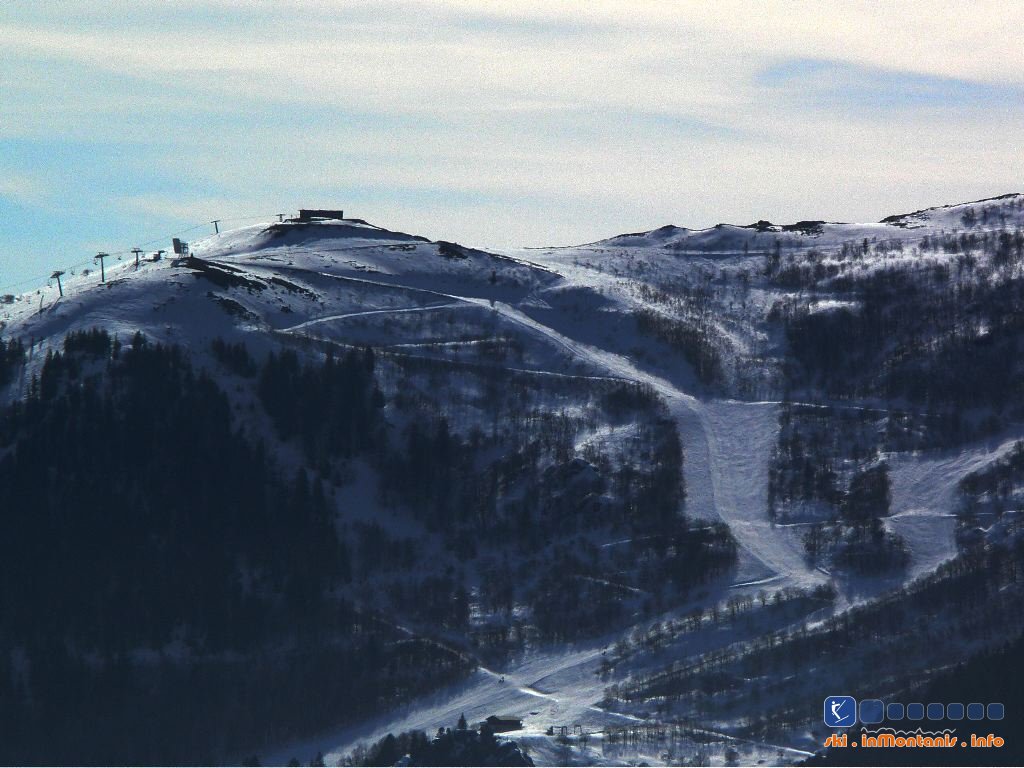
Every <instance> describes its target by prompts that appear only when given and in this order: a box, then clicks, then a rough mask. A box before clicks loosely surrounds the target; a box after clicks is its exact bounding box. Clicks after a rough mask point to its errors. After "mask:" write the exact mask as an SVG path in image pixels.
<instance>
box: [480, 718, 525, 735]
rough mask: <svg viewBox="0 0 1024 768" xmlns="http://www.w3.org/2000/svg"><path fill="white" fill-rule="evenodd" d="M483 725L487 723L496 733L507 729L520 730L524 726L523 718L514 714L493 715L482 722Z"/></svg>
mask: <svg viewBox="0 0 1024 768" xmlns="http://www.w3.org/2000/svg"><path fill="white" fill-rule="evenodd" d="M480 725H481V727H482V726H484V725H486V726H488V727H489V728H490V729H491V731H492V732H494V733H505V732H507V731H518V730H521V729H522V727H523V720H522V718H519V717H516V716H514V715H491V716H490V717H488V718H487V719H486V720H484V721H483V722H482V723H480Z"/></svg>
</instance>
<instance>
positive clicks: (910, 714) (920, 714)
mask: <svg viewBox="0 0 1024 768" xmlns="http://www.w3.org/2000/svg"><path fill="white" fill-rule="evenodd" d="M907 719H908V720H924V704H907Z"/></svg>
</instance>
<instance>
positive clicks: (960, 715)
mask: <svg viewBox="0 0 1024 768" xmlns="http://www.w3.org/2000/svg"><path fill="white" fill-rule="evenodd" d="M946 717H948V718H949V719H950V720H963V719H964V705H963V704H947V705H946Z"/></svg>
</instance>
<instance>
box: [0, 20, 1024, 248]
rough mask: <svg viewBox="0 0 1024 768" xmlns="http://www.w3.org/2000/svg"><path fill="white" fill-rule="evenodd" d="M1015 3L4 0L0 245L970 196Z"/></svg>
mask: <svg viewBox="0 0 1024 768" xmlns="http://www.w3.org/2000/svg"><path fill="white" fill-rule="evenodd" d="M1021 22H1024V6H1019V5H1012V4H1004V3H999V4H991V5H986V4H985V3H979V4H977V5H975V4H972V5H971V6H969V7H966V8H965V7H964V6H963V5H962V4H959V3H953V2H948V3H945V2H937V1H931V0H929V1H928V2H924V1H923V0H922V1H921V2H915V1H910V0H908V2H906V3H901V4H899V5H898V6H892V5H888V4H879V3H873V2H863V3H862V2H848V3H842V4H829V5H823V4H821V3H819V2H803V1H802V0H794V1H792V2H778V3H775V2H766V3H763V4H759V5H758V6H756V7H754V8H753V9H752V7H751V6H750V5H749V3H746V2H736V1H734V0H719V2H716V3H713V4H708V3H694V4H677V3H646V4H642V5H637V4H636V3H635V2H626V1H625V0H593V1H592V2H589V3H587V4H578V3H571V4H570V3H552V2H550V0H490V1H489V2H483V0H434V1H428V0H397V1H396V2H390V1H389V2H383V1H382V0H350V1H347V2H328V1H327V0H286V1H283V2H275V3H259V2H254V1H253V0H182V2H176V3H166V2H163V1H162V0H160V1H158V0H137V2H133V3H131V4H123V3H113V2H110V1H109V0H78V2H75V3H60V4H56V3H54V4H47V3H34V4H28V3H13V4H12V3H8V4H5V5H3V6H2V7H0V56H2V58H3V62H4V66H3V67H2V68H0V93H2V105H0V179H5V180H6V181H3V182H0V204H2V205H5V206H7V207H6V208H4V209H3V210H0V213H4V211H7V212H12V215H13V216H14V217H15V218H16V219H17V222H16V224H14V225H12V226H5V227H4V228H3V229H2V230H0V254H6V253H9V252H11V250H12V249H14V250H17V251H18V252H19V253H26V254H30V255H31V254H35V257H38V258H40V259H43V258H47V259H48V258H51V255H50V254H51V253H52V252H53V250H54V246H56V245H62V246H63V247H64V248H66V249H68V250H74V249H75V248H81V247H84V244H85V243H87V242H88V243H94V242H95V241H96V239H102V238H103V237H109V238H112V239H113V238H121V237H123V238H125V239H127V240H129V242H126V245H131V242H130V241H131V240H135V239H137V238H138V237H139V236H141V235H144V234H146V233H147V232H160V231H164V230H167V231H172V230H173V229H174V228H176V227H180V226H182V225H184V224H187V223H193V222H192V219H193V217H197V216H198V217H199V220H208V219H210V218H214V217H219V216H226V215H228V214H229V213H237V212H239V211H243V212H248V211H250V210H252V211H258V210H262V209H263V208H270V209H281V208H284V209H287V208H296V207H298V206H299V205H312V204H320V202H321V201H325V202H329V203H330V204H338V205H343V206H344V207H345V208H346V209H352V210H358V212H359V214H360V215H363V216H365V217H367V218H370V219H374V220H381V221H382V223H385V224H388V225H390V226H401V227H406V228H409V229H412V230H415V231H417V232H424V233H427V234H432V235H435V236H439V237H440V236H443V237H447V238H449V239H451V238H455V239H459V240H463V241H467V242H474V243H479V244H483V245H487V244H492V245H507V244H531V245H538V244H544V243H569V242H581V241H585V240H593V239H596V238H597V237H600V236H603V235H607V234H608V233H609V232H616V231H628V230H634V229H638V228H643V227H647V226H650V227H654V226H658V225H661V224H664V223H666V222H674V223H679V224H690V225H695V226H703V225H709V224H713V223H715V222H716V221H718V220H719V219H722V218H724V219H732V220H738V221H752V220H756V219H758V218H772V219H779V220H785V219H799V218H842V219H851V218H871V219H877V218H879V217H881V216H883V215H885V214H887V213H889V212H891V210H902V209H905V208H912V207H922V206H924V205H928V204H933V203H937V202H946V201H951V200H957V199H960V198H977V197H981V196H984V195H986V194H991V193H998V192H1001V191H1003V190H1004V188H1010V187H1017V186H1019V179H1020V178H1021V177H1022V176H1024V157H1022V156H1021V155H1020V153H1019V152H1018V151H1017V150H1016V144H1017V143H1018V141H1019V138H1018V137H1019V134H1020V131H1021V130H1022V129H1024V99H1022V98H1021V95H1022V93H1024V46H1020V44H1019V40H1018V34H1019V29H1020V27H1021ZM222 208H230V209H231V210H230V211H225V210H221V209H222ZM214 209H216V210H214ZM109 247H114V245H113V244H111V246H109ZM35 257H33V258H35ZM5 258H7V257H6V256H5ZM26 258H27V257H26ZM10 263H11V261H10V259H8V262H7V264H8V265H9V264H10ZM5 268H9V266H5Z"/></svg>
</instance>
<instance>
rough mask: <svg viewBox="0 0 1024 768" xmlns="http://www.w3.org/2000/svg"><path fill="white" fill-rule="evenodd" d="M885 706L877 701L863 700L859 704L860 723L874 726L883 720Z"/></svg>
mask: <svg viewBox="0 0 1024 768" xmlns="http://www.w3.org/2000/svg"><path fill="white" fill-rule="evenodd" d="M884 713H885V705H884V704H882V702H881V701H879V700H878V699H864V700H863V701H861V703H860V721H861V722H862V723H864V724H865V725H874V724H875V723H880V722H882V720H883V719H884Z"/></svg>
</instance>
